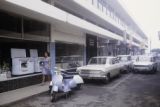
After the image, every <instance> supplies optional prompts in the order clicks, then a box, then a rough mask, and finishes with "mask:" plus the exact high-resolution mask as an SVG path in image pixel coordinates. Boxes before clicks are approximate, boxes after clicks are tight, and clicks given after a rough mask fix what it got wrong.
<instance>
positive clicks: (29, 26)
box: [24, 18, 50, 37]
mask: <svg viewBox="0 0 160 107" xmlns="http://www.w3.org/2000/svg"><path fill="white" fill-rule="evenodd" d="M24 34H30V35H39V36H47V37H49V36H50V24H47V23H44V22H40V21H36V20H32V19H27V18H25V19H24Z"/></svg>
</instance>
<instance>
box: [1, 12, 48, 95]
mask: <svg viewBox="0 0 160 107" xmlns="http://www.w3.org/2000/svg"><path fill="white" fill-rule="evenodd" d="M49 40H50V24H48V23H45V22H41V21H38V20H34V19H30V18H28V17H24V16H21V15H17V14H13V13H9V12H6V11H3V10H0V86H1V87H0V92H5V91H9V90H14V89H17V88H22V87H25V86H29V85H33V84H37V83H40V82H41V73H38V74H37V72H34V69H35V68H34V67H35V66H34V65H33V72H29V73H27V72H26V73H21V72H22V71H21V70H19V71H18V72H19V73H18V74H15V73H13V64H14V65H16V66H17V65H18V66H20V67H24V68H25V69H27V66H28V65H27V64H29V65H31V64H30V62H31V56H32V55H31V54H32V52H33V51H36V53H37V55H36V57H37V58H38V57H42V56H43V53H44V52H45V51H46V50H47V48H48V43H49ZM13 49H14V50H19V51H22V50H23V52H24V57H21V56H18V55H17V59H18V60H19V62H21V61H22V60H23V61H24V60H26V61H25V63H21V64H19V63H18V62H17V63H15V62H14V63H13V58H12V51H11V50H13ZM31 51H32V52H31ZM17 54H20V53H19V52H18V51H17ZM14 59H15V58H14ZM32 64H33V63H32ZM27 70H28V69H27ZM27 70H26V71H27ZM24 74H25V75H24ZM17 76H18V77H17ZM33 81H34V82H33Z"/></svg>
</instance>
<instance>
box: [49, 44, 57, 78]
mask: <svg viewBox="0 0 160 107" xmlns="http://www.w3.org/2000/svg"><path fill="white" fill-rule="evenodd" d="M50 58H51V74H52V76H53V75H54V73H55V72H54V71H55V66H56V53H55V42H50Z"/></svg>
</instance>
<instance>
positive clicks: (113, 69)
mask: <svg viewBox="0 0 160 107" xmlns="http://www.w3.org/2000/svg"><path fill="white" fill-rule="evenodd" d="M118 68H119V65H118V64H117V62H116V59H115V58H112V59H111V71H110V73H111V76H112V77H114V76H116V75H117V74H118V72H119V71H118Z"/></svg>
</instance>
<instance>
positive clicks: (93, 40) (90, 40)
mask: <svg viewBox="0 0 160 107" xmlns="http://www.w3.org/2000/svg"><path fill="white" fill-rule="evenodd" d="M95 56H97V37H96V36H93V35H90V34H87V35H86V62H87V63H88V61H89V59H90V58H91V57H95Z"/></svg>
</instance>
